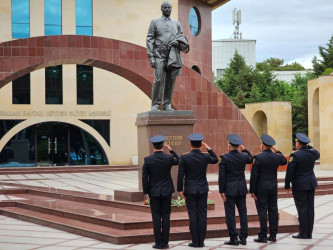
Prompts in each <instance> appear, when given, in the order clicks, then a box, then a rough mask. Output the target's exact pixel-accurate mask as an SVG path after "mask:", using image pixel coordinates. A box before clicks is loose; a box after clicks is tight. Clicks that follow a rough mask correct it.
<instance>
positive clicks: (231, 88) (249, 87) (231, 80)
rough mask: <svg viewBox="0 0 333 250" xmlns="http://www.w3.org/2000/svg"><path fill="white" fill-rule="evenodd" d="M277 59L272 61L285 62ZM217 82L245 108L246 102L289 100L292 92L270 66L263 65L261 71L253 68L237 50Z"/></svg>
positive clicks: (237, 103) (230, 96)
mask: <svg viewBox="0 0 333 250" xmlns="http://www.w3.org/2000/svg"><path fill="white" fill-rule="evenodd" d="M268 60H269V59H268ZM276 60H280V59H276ZM276 60H275V59H274V61H271V63H272V64H279V63H280V61H282V62H283V60H280V61H276ZM215 84H216V85H217V86H218V87H219V88H220V89H222V90H223V92H224V93H225V94H226V95H227V96H229V98H230V99H231V100H232V101H233V102H234V103H235V104H236V105H237V106H238V107H239V108H244V107H245V103H254V102H266V101H288V100H289V99H288V98H287V97H286V96H289V94H290V89H289V85H288V84H287V83H285V82H281V81H278V80H276V79H275V76H274V75H273V73H272V71H271V70H270V67H269V66H267V65H263V68H262V70H260V71H259V70H258V69H253V68H251V67H249V66H247V65H246V64H245V60H244V58H243V57H242V56H241V55H239V54H238V52H237V51H236V52H235V55H234V57H233V58H232V59H231V61H230V64H229V68H227V69H226V70H225V72H224V73H223V75H222V77H221V78H220V79H218V80H217V81H216V82H215ZM277 90H278V91H277Z"/></svg>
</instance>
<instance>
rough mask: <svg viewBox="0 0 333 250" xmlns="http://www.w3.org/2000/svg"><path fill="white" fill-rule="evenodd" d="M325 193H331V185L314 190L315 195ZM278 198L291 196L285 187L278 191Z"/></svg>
mask: <svg viewBox="0 0 333 250" xmlns="http://www.w3.org/2000/svg"><path fill="white" fill-rule="evenodd" d="M327 194H333V186H331V187H329V188H317V189H316V192H315V196H319V195H327ZM278 198H292V194H291V192H290V196H288V193H287V191H286V190H285V189H282V190H281V191H279V193H278Z"/></svg>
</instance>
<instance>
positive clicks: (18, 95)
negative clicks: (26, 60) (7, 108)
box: [12, 74, 30, 104]
mask: <svg viewBox="0 0 333 250" xmlns="http://www.w3.org/2000/svg"><path fill="white" fill-rule="evenodd" d="M12 96H13V100H12V102H13V104H30V74H26V75H24V76H21V77H20V78H17V79H16V80H14V81H13V83H12Z"/></svg>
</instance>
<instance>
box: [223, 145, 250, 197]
mask: <svg viewBox="0 0 333 250" xmlns="http://www.w3.org/2000/svg"><path fill="white" fill-rule="evenodd" d="M252 160H253V157H252V155H251V153H250V152H249V151H247V150H246V149H244V150H243V152H238V150H230V151H229V153H226V154H224V155H221V162H220V164H219V192H220V193H225V195H228V196H238V195H245V194H246V193H247V186H246V180H245V174H244V171H245V166H246V164H250V163H252Z"/></svg>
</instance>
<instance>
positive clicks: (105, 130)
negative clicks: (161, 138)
mask: <svg viewBox="0 0 333 250" xmlns="http://www.w3.org/2000/svg"><path fill="white" fill-rule="evenodd" d="M81 121H83V122H84V123H86V124H88V125H90V126H91V127H93V128H94V129H95V130H96V131H97V132H98V133H99V134H100V135H101V136H102V137H103V138H104V139H105V141H106V142H107V143H108V144H109V145H110V120H81Z"/></svg>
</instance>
